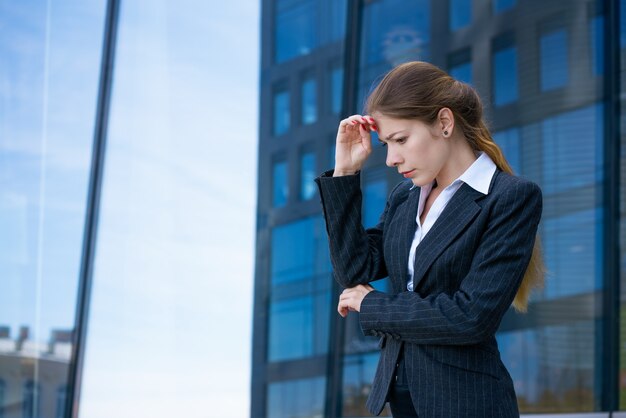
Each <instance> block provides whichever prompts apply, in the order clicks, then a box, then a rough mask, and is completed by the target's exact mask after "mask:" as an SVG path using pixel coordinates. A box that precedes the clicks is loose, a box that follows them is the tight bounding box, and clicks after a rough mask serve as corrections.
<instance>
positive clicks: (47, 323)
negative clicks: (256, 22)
mask: <svg viewBox="0 0 626 418" xmlns="http://www.w3.org/2000/svg"><path fill="white" fill-rule="evenodd" d="M228 7H229V6H228V5H226V4H225V5H222V7H221V8H222V9H224V8H228ZM211 13H213V11H211V10H210V5H208V3H205V2H198V1H191V0H190V1H187V0H182V1H176V2H172V1H169V0H162V1H161V0H158V1H136V2H119V1H113V0H108V1H104V0H103V1H100V0H95V1H88V2H84V1H78V0H67V1H62V2H55V1H47V2H46V1H25V2H1V3H0V22H1V23H0V417H1V418H27V417H29V418H68V417H80V416H84V417H90V418H99V417H102V418H104V417H116V418H127V417H137V416H146V417H147V416H149V417H156V418H158V417H174V416H184V417H187V418H190V417H200V416H227V412H228V413H230V414H232V413H233V411H235V412H234V414H235V415H237V416H241V415H243V413H244V412H242V411H246V410H247V403H245V399H244V400H242V399H241V397H238V398H237V399H232V398H233V396H232V393H237V394H240V393H241V390H240V388H236V389H237V390H232V388H229V385H231V384H232V383H228V381H227V380H223V382H220V383H221V386H220V387H219V388H216V387H211V385H214V381H213V382H212V379H213V377H212V376H237V375H239V376H238V378H239V379H238V381H237V384H238V385H241V382H245V381H247V379H248V374H247V373H246V372H247V370H246V368H247V365H246V364H243V363H242V361H240V362H237V363H236V364H232V362H231V364H228V363H229V361H227V360H224V359H222V358H220V359H219V360H216V359H213V358H211V357H212V356H214V355H216V353H217V351H216V348H215V347H216V344H215V341H216V339H217V338H218V337H216V336H217V335H228V338H233V339H235V340H236V341H239V342H240V344H239V346H240V348H237V349H236V350H240V351H239V352H238V353H237V354H239V356H238V358H239V359H243V361H245V359H247V358H248V356H249V346H248V343H247V342H248V341H249V332H248V331H249V328H244V329H239V328H236V329H235V328H233V327H231V326H230V325H231V324H232V323H233V322H234V321H237V322H238V323H240V324H245V323H248V321H249V311H248V312H243V313H240V312H238V310H237V309H233V303H232V300H228V301H226V298H224V299H225V300H224V302H223V303H208V302H207V301H208V298H207V295H210V294H216V293H217V294H220V295H222V294H224V295H225V294H230V293H231V292H228V291H227V290H226V288H225V287H224V282H229V283H233V282H237V281H238V280H240V283H248V282H250V280H249V279H248V278H249V277H250V276H251V274H250V273H251V271H250V272H244V274H245V273H248V278H244V279H243V280H242V277H243V274H242V272H241V269H242V268H241V265H244V264H246V263H248V265H250V263H249V260H250V258H251V256H250V252H251V249H242V248H241V247H240V246H237V242H238V241H236V240H235V241H234V240H232V239H227V237H229V236H232V232H233V231H232V224H231V223H228V222H223V221H222V222H220V220H221V219H220V218H218V217H217V216H216V215H217V214H219V213H224V212H226V211H228V212H229V213H232V214H234V215H235V216H237V217H238V218H237V219H238V225H237V228H238V229H239V230H240V231H239V233H240V234H245V233H246V232H245V231H246V230H247V231H249V232H248V236H249V237H250V236H251V231H252V230H253V229H254V225H253V220H254V215H253V207H254V197H253V196H254V186H253V185H252V184H253V183H254V181H253V180H245V181H242V180H241V179H242V178H243V177H247V178H249V179H253V177H254V172H253V169H248V168H246V165H248V166H250V167H253V166H254V160H253V159H252V158H249V161H247V160H246V158H245V152H244V151H245V147H250V148H253V147H254V143H253V142H252V141H248V142H246V141H244V140H241V139H239V138H237V139H235V140H233V141H232V142H230V143H229V149H228V153H223V150H222V148H221V147H219V146H216V143H217V142H218V141H225V142H229V141H231V139H230V138H225V136H226V137H228V135H224V133H223V131H222V128H223V127H224V126H235V124H234V123H233V122H234V118H233V119H229V118H224V120H220V121H219V122H220V123H222V124H224V125H222V126H220V127H216V126H214V125H212V124H213V123H214V122H215V119H216V118H215V117H214V115H211V112H212V111H213V110H214V109H215V107H214V106H212V105H211V104H210V102H214V101H219V105H220V106H223V107H224V108H226V109H233V112H232V113H236V112H235V111H234V110H236V111H238V112H241V111H242V109H245V108H246V107H247V105H248V102H246V100H247V99H249V97H246V94H245V91H252V90H253V89H254V88H255V84H256V79H255V82H254V83H250V84H248V81H247V80H246V78H245V77H243V76H242V74H243V71H244V70H240V71H241V72H240V74H239V75H238V77H239V79H236V80H235V81H236V83H234V82H233V83H232V84H231V85H229V87H230V93H232V94H229V95H221V94H216V92H217V91H219V90H220V89H221V86H220V85H222V86H223V85H224V84H229V83H231V82H232V78H229V77H228V74H229V73H232V70H233V68H251V67H252V65H255V64H256V62H255V63H254V64H252V63H251V61H254V60H253V59H250V58H249V57H247V56H246V57H244V56H243V54H241V56H242V58H241V61H240V62H235V61H234V57H235V55H232V57H233V61H229V62H225V63H224V62H223V61H222V60H220V59H216V55H215V54H214V52H215V49H216V48H215V43H216V39H217V40H218V41H219V43H220V46H221V47H223V48H228V49H229V50H235V45H234V43H235V40H234V39H232V38H231V37H230V36H224V34H225V32H221V30H222V29H223V27H222V26H220V27H216V26H215V25H214V24H207V16H210V14H211ZM239 13H240V11H239V10H237V16H238V18H239V17H241V15H240V14H239ZM233 15H235V13H234V11H233ZM240 31H242V30H241V29H238V32H240ZM248 74H250V73H248ZM218 87H219V88H218ZM287 107H288V106H287ZM239 116H240V115H239ZM246 116H247V117H250V118H251V121H252V116H251V115H246ZM250 124H252V125H254V124H253V123H251V122H249V123H247V125H250ZM245 125H246V124H241V126H238V132H237V133H238V134H239V135H241V136H242V137H244V136H247V137H248V138H250V137H253V136H254V131H252V132H249V131H248V132H246V126H245ZM248 129H249V128H248ZM233 150H236V152H235V151H233ZM233 156H236V162H237V164H239V166H238V167H237V176H240V177H238V179H237V186H236V187H232V182H225V181H223V178H225V177H226V176H228V175H232V173H233V166H234V161H233V160H234V157H233ZM215 170H218V174H219V175H216V171H215ZM227 183H228V184H227ZM248 184H250V186H249V187H248ZM235 199H236V200H235ZM233 200H235V201H236V204H232V202H233ZM223 202H231V203H230V205H229V206H227V205H226V204H225V203H223ZM213 237H220V238H221V239H220V240H219V245H216V242H217V240H215V241H214V240H213ZM214 254H217V255H218V256H219V257H220V258H221V260H220V265H218V267H217V268H216V267H215V266H214V265H211V261H210V258H211V257H212V255H214ZM207 255H210V256H209V257H207ZM242 287H243V286H241V284H239V285H238V289H239V290H238V292H241V293H240V297H241V298H243V299H246V298H248V297H251V294H252V291H251V290H249V291H248V293H245V292H246V290H245V289H241V288H242ZM248 287H249V286H248ZM240 306H241V305H240ZM225 312H226V313H227V315H228V318H229V320H231V319H232V321H222V319H223V318H224V316H225V314H224V313H225ZM218 316H219V318H220V321H216V320H215V319H214V318H216V317H218ZM241 316H245V317H246V318H245V322H243V320H242V319H241V318H240V317H241ZM238 317H239V318H238ZM216 322H224V324H223V325H222V324H220V323H216ZM230 328H233V329H230ZM222 350H223V348H222ZM237 354H235V356H236V355H237ZM242 365H243V366H242ZM213 392H219V394H220V404H219V405H217V404H214V405H211V403H212V402H211V401H210V397H211V396H212V395H211V393H213Z"/></svg>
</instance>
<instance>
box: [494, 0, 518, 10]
mask: <svg viewBox="0 0 626 418" xmlns="http://www.w3.org/2000/svg"><path fill="white" fill-rule="evenodd" d="M516 3H517V0H493V11H494V13H502V12H505V11H507V10H509V9H511V8H513V6H515V4H516Z"/></svg>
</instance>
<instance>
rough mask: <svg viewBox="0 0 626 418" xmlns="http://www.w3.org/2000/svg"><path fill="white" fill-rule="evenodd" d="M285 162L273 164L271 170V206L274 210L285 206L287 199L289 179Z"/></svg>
mask: <svg viewBox="0 0 626 418" xmlns="http://www.w3.org/2000/svg"><path fill="white" fill-rule="evenodd" d="M287 175H288V172H287V162H286V161H279V162H276V163H274V166H273V169H272V205H273V206H274V207H275V208H278V207H282V206H285V205H286V204H287V199H288V198H289V179H288V177H287Z"/></svg>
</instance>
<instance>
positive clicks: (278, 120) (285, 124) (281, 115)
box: [274, 91, 291, 135]
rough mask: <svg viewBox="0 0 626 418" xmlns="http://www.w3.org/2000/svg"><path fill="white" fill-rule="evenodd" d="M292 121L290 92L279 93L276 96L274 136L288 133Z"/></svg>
mask: <svg viewBox="0 0 626 418" xmlns="http://www.w3.org/2000/svg"><path fill="white" fill-rule="evenodd" d="M290 121H291V112H290V107H289V92H288V91H280V92H277V93H276V94H275V95H274V135H282V134H284V133H285V132H287V131H288V130H289V125H290Z"/></svg>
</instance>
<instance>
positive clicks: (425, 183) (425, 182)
mask: <svg viewBox="0 0 626 418" xmlns="http://www.w3.org/2000/svg"><path fill="white" fill-rule="evenodd" d="M433 180H434V179H430V180H424V179H421V178H412V179H411V182H412V183H413V184H414V185H415V186H416V187H424V186H428V185H429V184H431V183H432V182H433Z"/></svg>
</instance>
